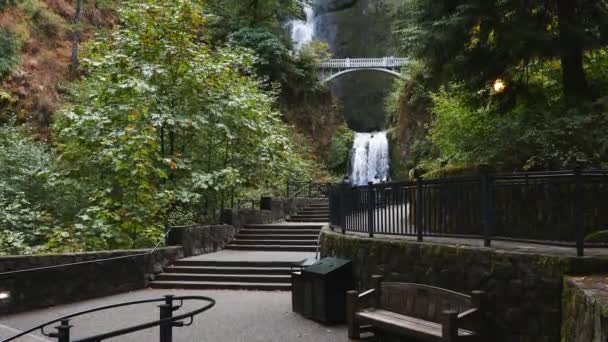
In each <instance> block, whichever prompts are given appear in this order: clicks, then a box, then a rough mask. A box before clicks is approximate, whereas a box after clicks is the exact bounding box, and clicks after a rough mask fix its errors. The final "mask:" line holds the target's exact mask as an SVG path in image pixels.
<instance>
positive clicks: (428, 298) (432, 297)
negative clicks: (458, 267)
mask: <svg viewBox="0 0 608 342" xmlns="http://www.w3.org/2000/svg"><path fill="white" fill-rule="evenodd" d="M378 304H379V306H380V308H382V309H384V310H388V311H392V312H396V313H400V314H402V315H406V316H410V317H416V318H420V319H424V320H427V321H432V322H438V323H439V322H440V320H441V314H442V312H443V311H444V310H455V311H457V312H458V313H462V312H464V311H467V310H469V309H471V308H473V304H472V300H471V297H470V296H467V295H465V294H462V293H458V292H454V291H450V290H446V289H442V288H438V287H433V286H426V285H420V284H410V283H391V282H382V283H380V298H379V303H378Z"/></svg>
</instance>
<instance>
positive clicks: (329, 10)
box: [315, 0, 403, 131]
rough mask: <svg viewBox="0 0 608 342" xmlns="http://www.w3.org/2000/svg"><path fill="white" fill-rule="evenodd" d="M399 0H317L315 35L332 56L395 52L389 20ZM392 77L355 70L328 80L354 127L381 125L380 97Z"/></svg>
mask: <svg viewBox="0 0 608 342" xmlns="http://www.w3.org/2000/svg"><path fill="white" fill-rule="evenodd" d="M402 2H403V0H318V1H317V3H316V9H315V11H316V13H317V14H318V17H317V27H316V30H317V36H318V38H319V39H321V40H324V41H327V42H328V43H329V44H330V46H331V48H332V52H333V53H334V56H335V57H336V58H346V57H350V58H361V57H384V56H396V55H397V53H396V51H395V44H394V37H393V35H392V22H393V19H394V16H395V11H396V8H397V6H398V5H399V4H400V3H402ZM393 80H394V78H392V77H390V76H387V75H385V74H382V73H378V72H356V73H352V74H347V75H345V76H343V77H340V78H338V79H336V80H334V81H332V83H331V84H330V87H331V89H332V91H333V92H334V94H335V95H336V96H337V97H338V98H340V100H341V101H342V103H343V105H344V115H345V117H346V120H347V122H348V123H349V126H350V127H351V128H352V129H354V130H356V131H373V130H377V129H382V128H384V123H385V116H386V114H385V109H384V99H385V98H386V95H387V94H388V92H389V91H390V89H391V84H392V82H393Z"/></svg>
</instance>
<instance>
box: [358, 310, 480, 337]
mask: <svg viewBox="0 0 608 342" xmlns="http://www.w3.org/2000/svg"><path fill="white" fill-rule="evenodd" d="M357 318H358V319H359V321H360V322H362V323H369V324H373V325H377V326H381V327H382V328H384V329H387V330H392V331H393V332H396V333H404V332H409V333H411V334H412V335H413V336H433V337H435V338H437V340H440V339H441V336H442V327H441V324H439V323H435V322H430V321H425V320H423V319H418V318H414V317H409V316H405V315H401V314H398V313H395V312H391V311H387V310H382V309H366V310H363V311H360V312H358V313H357ZM474 335H475V333H474V332H472V331H469V330H465V329H458V336H474Z"/></svg>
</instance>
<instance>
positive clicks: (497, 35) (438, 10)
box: [397, 0, 608, 98]
mask: <svg viewBox="0 0 608 342" xmlns="http://www.w3.org/2000/svg"><path fill="white" fill-rule="evenodd" d="M607 8H608V7H606V4H605V2H602V1H600V2H596V1H591V0H574V1H571V0H552V1H527V2H521V1H504V0H492V1H481V0H459V1H431V0H414V1H410V2H408V10H407V11H405V13H407V14H406V18H404V19H403V20H401V21H400V22H399V24H398V25H397V26H398V30H397V31H398V33H399V35H400V38H401V42H402V46H403V48H404V50H405V51H407V52H408V53H410V54H412V55H413V56H416V57H418V58H421V59H423V60H424V61H425V62H427V63H428V64H429V65H430V66H431V69H432V70H433V71H434V72H435V73H436V74H437V76H438V77H440V78H442V79H444V80H449V79H454V78H460V79H464V80H466V81H467V82H471V83H472V84H474V87H479V86H480V85H482V84H484V83H488V82H492V81H493V80H494V79H496V78H497V77H505V76H510V77H513V78H520V79H523V78H524V77H525V76H526V73H527V71H528V68H529V66H530V64H531V63H534V62H535V61H539V60H544V59H552V58H559V59H560V60H561V70H562V80H563V81H562V83H563V89H564V93H565V95H566V97H567V98H573V97H574V98H576V97H579V98H584V97H587V96H588V94H589V91H588V87H587V75H585V72H584V69H583V53H584V51H585V50H587V49H590V48H595V47H598V46H601V45H604V44H605V43H606V42H608V40H607V39H608V36H606V34H605V33H606V27H607V26H606V22H607V20H608V16H607V13H608V12H607V11H606V9H607Z"/></svg>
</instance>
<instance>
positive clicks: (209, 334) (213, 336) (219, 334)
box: [0, 290, 348, 342]
mask: <svg viewBox="0 0 608 342" xmlns="http://www.w3.org/2000/svg"><path fill="white" fill-rule="evenodd" d="M165 294H175V295H178V296H179V295H204V296H209V297H212V298H214V299H215V300H216V301H217V304H216V306H215V307H213V308H212V309H210V310H209V311H207V312H205V313H203V314H201V315H199V316H197V317H196V318H195V320H194V324H193V325H192V326H190V327H184V328H175V329H174V338H173V341H178V342H201V341H205V342H241V341H242V342H257V341H259V342H271V341H272V342H275V341H276V342H291V341H302V342H325V341H327V342H333V341H348V339H347V333H346V327H345V326H323V325H321V324H318V323H315V322H313V321H309V320H307V319H304V318H302V317H301V316H299V315H298V314H295V313H293V312H292V311H291V292H257V291H221V290H210V291H188V290H142V291H136V292H131V293H124V294H120V295H116V296H110V297H104V298H98V299H94V300H89V301H83V302H80V303H75V304H69V305H61V306H58V307H54V308H48V309H43V310H36V311H31V312H27V313H22V314H17V315H12V316H5V317H0V338H2V337H6V336H7V335H9V334H13V333H14V331H13V330H11V329H23V330H25V329H27V328H28V327H31V326H33V325H37V324H39V323H41V322H43V321H47V320H50V319H53V318H55V317H57V316H60V315H65V314H69V313H72V312H76V311H80V310H84V309H86V308H93V307H98V306H102V305H108V304H112V303H118V302H124V301H132V300H139V299H146V298H157V297H162V296H163V295H165ZM199 303H200V302H189V303H185V304H184V307H183V308H182V309H181V310H180V311H179V312H185V311H183V310H189V309H196V308H197V304H199ZM157 319H158V308H157V307H156V306H155V305H151V304H144V305H139V306H132V307H127V308H121V309H117V310H113V311H107V312H99V313H94V314H90V315H87V316H83V317H81V318H78V319H74V320H73V321H72V322H71V323H72V324H73V325H74V328H73V331H72V332H73V334H72V336H73V338H83V337H87V336H91V335H93V334H96V333H101V332H105V331H108V330H109V329H119V328H122V327H126V326H128V325H131V324H133V323H144V322H146V321H152V320H157ZM37 336H41V335H39V334H37ZM20 341H27V342H30V341H31V342H41V341H43V340H41V339H40V338H31V339H29V340H26V339H22V340H20ZM112 341H139V342H141V341H158V328H153V329H150V330H146V331H142V332H138V333H134V334H131V335H126V336H123V337H121V338H117V339H113V340H112Z"/></svg>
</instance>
